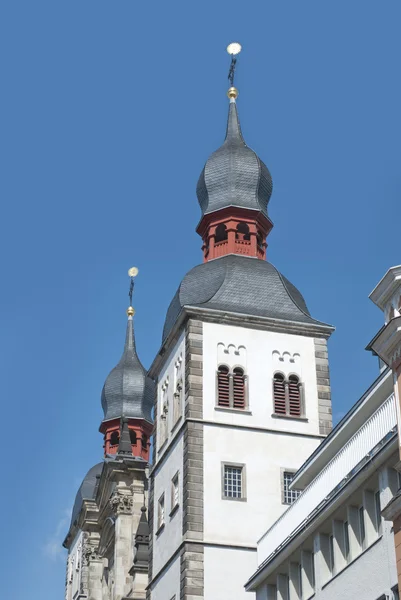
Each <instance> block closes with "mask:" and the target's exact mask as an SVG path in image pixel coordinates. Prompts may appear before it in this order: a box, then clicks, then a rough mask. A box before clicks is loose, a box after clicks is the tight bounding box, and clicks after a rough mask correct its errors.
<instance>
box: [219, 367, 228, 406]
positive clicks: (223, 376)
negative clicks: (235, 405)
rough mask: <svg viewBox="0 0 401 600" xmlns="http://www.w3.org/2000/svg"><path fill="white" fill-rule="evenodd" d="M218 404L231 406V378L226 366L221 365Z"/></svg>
mask: <svg viewBox="0 0 401 600" xmlns="http://www.w3.org/2000/svg"><path fill="white" fill-rule="evenodd" d="M217 404H218V406H226V407H229V406H230V376H229V373H228V367H226V366H225V365H221V366H220V367H219V368H218V370H217Z"/></svg>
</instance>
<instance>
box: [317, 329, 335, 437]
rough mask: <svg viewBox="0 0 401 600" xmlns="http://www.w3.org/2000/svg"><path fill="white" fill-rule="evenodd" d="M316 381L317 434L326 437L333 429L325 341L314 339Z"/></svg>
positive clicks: (327, 356)
mask: <svg viewBox="0 0 401 600" xmlns="http://www.w3.org/2000/svg"><path fill="white" fill-rule="evenodd" d="M314 341H315V360H316V381H317V397H318V410H319V432H320V433H321V434H323V435H328V434H329V433H330V431H331V430H332V428H333V421H332V409H331V389H330V372H329V355H328V352H327V340H326V339H325V338H315V340H314Z"/></svg>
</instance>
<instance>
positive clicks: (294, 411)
mask: <svg viewBox="0 0 401 600" xmlns="http://www.w3.org/2000/svg"><path fill="white" fill-rule="evenodd" d="M288 393H289V398H290V415H292V416H294V417H300V416H301V390H300V389H299V379H298V377H296V376H295V375H291V376H290V378H289V381H288Z"/></svg>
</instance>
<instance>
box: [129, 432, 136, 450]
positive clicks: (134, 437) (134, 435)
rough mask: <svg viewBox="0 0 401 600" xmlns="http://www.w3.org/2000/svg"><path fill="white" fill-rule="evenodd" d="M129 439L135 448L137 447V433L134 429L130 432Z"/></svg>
mask: <svg viewBox="0 0 401 600" xmlns="http://www.w3.org/2000/svg"><path fill="white" fill-rule="evenodd" d="M129 437H130V440H131V445H132V446H135V445H136V432H135V431H134V430H133V429H130V430H129Z"/></svg>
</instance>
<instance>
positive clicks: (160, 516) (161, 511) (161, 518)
mask: <svg viewBox="0 0 401 600" xmlns="http://www.w3.org/2000/svg"><path fill="white" fill-rule="evenodd" d="M165 524H166V498H165V494H164V492H163V493H162V494H161V496H160V497H159V500H158V501H157V530H156V535H159V533H161V531H163V529H164V526H165Z"/></svg>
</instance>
